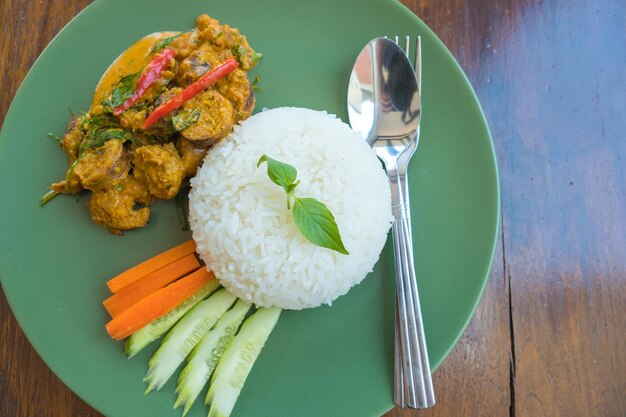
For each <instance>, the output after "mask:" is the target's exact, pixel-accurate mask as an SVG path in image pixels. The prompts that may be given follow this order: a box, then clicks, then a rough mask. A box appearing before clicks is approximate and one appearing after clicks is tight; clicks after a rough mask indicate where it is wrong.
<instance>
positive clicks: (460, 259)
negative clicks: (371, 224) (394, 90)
mask: <svg viewBox="0 0 626 417" xmlns="http://www.w3.org/2000/svg"><path fill="white" fill-rule="evenodd" d="M200 13H208V14H210V15H212V16H214V17H216V18H218V19H220V20H221V21H223V22H226V23H229V24H230V25H232V26H235V27H238V28H240V29H241V31H242V32H243V33H244V34H246V35H247V37H248V39H249V40H250V43H251V44H252V45H253V47H254V48H255V49H257V50H258V51H261V52H263V53H264V55H265V57H264V59H263V61H262V63H261V65H260V66H259V67H258V69H257V70H256V71H257V72H258V73H259V74H261V77H262V78H261V84H260V85H261V86H262V88H263V91H262V92H261V93H260V94H259V95H258V102H257V109H262V108H264V107H267V108H272V107H277V106H300V107H309V108H313V109H324V110H327V111H329V112H331V113H336V114H338V115H339V116H340V117H342V118H343V119H344V120H347V111H346V100H345V94H346V89H347V85H348V78H349V74H350V70H351V68H352V63H353V61H354V59H355V58H356V55H357V54H358V52H359V51H360V50H361V48H362V47H363V45H364V44H365V43H366V42H367V41H368V40H369V39H370V38H373V37H376V36H381V35H393V34H398V33H399V34H411V35H421V36H422V39H423V50H424V52H423V62H424V70H423V85H424V95H423V99H422V100H423V111H424V113H423V124H422V134H421V142H420V145H419V149H418V152H417V154H416V157H414V159H413V161H412V163H411V167H410V183H411V204H412V218H413V234H414V236H415V259H416V262H417V265H416V269H417V276H418V281H419V290H420V296H421V299H422V307H423V315H424V320H425V326H426V336H427V339H428V348H429V355H430V360H431V364H432V365H433V367H437V366H438V365H439V364H440V363H441V362H442V360H443V359H444V358H445V357H446V355H447V354H448V352H449V351H450V350H451V349H452V347H453V346H454V344H455V342H456V341H457V340H458V338H459V336H460V335H461V333H462V332H463V330H464V328H465V326H466V325H467V323H468V321H469V320H470V318H471V316H472V313H473V311H474V309H475V307H476V305H477V303H478V300H479V298H480V295H481V293H482V290H483V288H484V286H485V282H486V280H487V277H488V274H489V269H490V265H491V260H492V256H493V252H494V246H495V240H496V234H497V229H498V212H499V210H498V208H499V194H498V179H497V169H496V163H495V158H494V151H493V146H492V142H491V139H490V136H489V132H488V128H487V125H486V123H485V119H484V117H483V114H482V112H481V109H480V105H479V103H478V101H477V100H476V97H475V95H474V93H473V91H472V88H471V86H470V85H469V83H468V81H467V79H466V78H465V76H464V74H463V72H462V71H461V69H460V68H459V66H458V64H457V63H456V62H455V60H454V58H453V57H452V56H451V55H450V53H449V52H448V51H447V49H446V48H445V47H444V45H443V44H442V43H441V42H440V41H439V40H438V39H437V37H436V36H435V35H434V34H433V33H432V32H431V31H430V30H429V29H428V28H427V27H426V25H425V24H424V23H422V22H421V21H420V20H419V19H418V18H417V17H415V16H414V15H413V14H412V13H411V12H410V11H409V10H407V9H406V8H404V6H402V5H401V4H400V3H398V2H396V1H393V0H380V1H374V0H363V1H359V2H355V1H336V0H318V1H288V0H266V1H257V0H243V1H242V0H239V1H237V2H231V1H228V0H214V1H210V2H209V1H197V0H194V1H185V2H172V1H170V0H156V1H155V0H141V1H132V2H127V1H123V0H99V1H96V2H95V3H94V4H92V5H91V6H89V7H87V8H86V9H85V10H84V11H83V12H82V13H80V15H79V16H78V17H76V18H75V19H74V20H73V21H72V22H70V23H69V24H68V25H67V27H66V28H65V29H64V30H63V31H62V32H61V33H59V35H58V36H57V37H56V38H55V39H54V41H53V42H52V43H51V44H50V45H49V46H48V48H47V49H46V50H45V51H44V52H43V53H42V55H41V57H40V58H39V59H38V61H37V62H36V64H35V65H34V66H33V68H32V69H31V71H30V72H29V74H28V76H27V77H26V79H25V80H24V83H23V85H22V87H21V88H20V90H19V92H18V93H17V95H16V96H15V100H14V101H13V104H12V106H11V108H10V110H9V113H8V114H7V117H6V121H5V123H4V126H3V129H2V133H1V136H0V187H1V189H2V194H3V198H2V202H1V203H0V230H1V231H2V232H1V235H0V277H1V279H2V285H3V287H4V291H5V293H6V296H7V298H8V300H9V303H10V305H11V308H12V309H13V312H14V313H15V316H16V317H17V320H18V321H19V323H20V325H21V326H22V328H23V330H24V332H25V333H26V335H27V336H28V338H29V340H30V341H31V343H32V344H33V346H34V347H35V349H36V350H37V352H38V353H39V354H40V355H41V357H42V358H43V359H44V360H45V361H46V363H47V364H48V365H49V366H50V368H51V369H52V370H53V371H54V372H55V373H56V374H57V375H58V376H59V377H60V378H61V379H62V380H63V381H64V382H65V383H66V384H67V385H68V386H69V387H70V388H71V389H72V390H74V391H75V392H76V393H77V394H78V395H79V396H80V397H82V398H83V399H84V400H85V401H87V402H88V403H89V404H91V405H92V406H93V407H95V408H96V409H97V410H99V411H101V412H102V413H103V414H105V415H107V416H110V417H122V416H133V417H141V416H146V417H147V416H149V417H153V416H157V415H158V416H162V417H166V416H177V415H180V414H179V413H180V411H173V410H172V404H173V402H174V398H175V397H174V382H173V381H170V382H169V383H168V384H167V385H166V386H165V387H164V388H163V389H162V390H161V391H160V392H158V393H151V394H150V395H148V396H144V394H143V391H144V388H145V386H144V383H143V382H142V377H143V376H144V374H145V372H146V367H147V361H148V358H149V357H150V354H151V353H152V352H153V351H154V350H155V347H156V346H151V347H150V349H147V350H146V351H145V352H143V353H142V354H140V355H138V356H137V357H135V358H133V359H132V360H127V359H126V358H125V356H124V354H123V351H122V343H120V342H114V341H113V340H111V339H110V338H109V337H108V335H107V333H106V332H105V330H104V325H105V323H106V322H107V320H108V316H107V313H106V312H105V310H104V309H103V307H102V304H101V303H102V300H104V299H105V298H106V297H107V296H108V291H107V288H106V286H105V281H106V280H107V278H109V277H111V276H113V275H115V274H117V273H119V272H120V271H122V270H124V269H126V268H128V267H130V266H132V265H134V264H136V263H138V262H139V261H141V260H144V259H146V258H147V257H149V256H151V255H153V254H155V253H157V252H159V251H162V250H165V249H167V248H170V247H172V246H174V245H175V244H177V243H180V242H182V241H184V240H186V239H189V238H190V234H189V233H185V232H182V231H181V230H180V227H179V223H178V218H177V215H176V210H175V207H174V204H173V203H171V202H170V203H163V202H159V203H157V204H156V205H155V207H154V210H153V213H154V214H153V218H152V220H151V222H150V225H149V226H148V227H146V228H144V229H142V230H139V231H134V232H131V233H127V234H126V236H124V237H118V236H114V235H112V234H109V233H108V232H107V231H106V230H105V229H102V228H100V227H98V226H96V225H94V224H93V223H92V222H91V220H90V219H89V214H88V212H87V208H86V200H87V199H86V198H82V199H80V200H78V201H77V200H75V199H73V198H71V197H67V196H62V197H58V198H56V199H55V200H54V201H52V202H51V203H50V204H48V205H47V206H46V207H44V208H40V207H39V206H38V201H39V197H40V196H41V195H42V194H43V193H44V192H45V191H46V187H47V186H48V184H49V183H50V182H51V181H53V180H57V179H59V178H61V176H62V175H63V172H64V171H65V169H66V168H67V165H66V160H65V156H64V154H63V153H62V151H61V150H60V149H59V147H58V145H57V144H56V143H55V142H54V141H53V140H50V139H49V138H47V137H46V133H48V132H55V133H57V134H61V133H62V132H64V130H65V127H66V125H67V122H68V120H69V114H68V111H67V108H68V107H69V108H71V109H73V110H74V111H76V112H80V111H83V110H86V109H87V108H88V107H89V103H90V100H91V94H92V91H93V88H94V86H95V85H96V82H97V81H98V79H99V77H100V75H101V74H102V73H103V72H104V70H105V69H106V68H107V67H108V65H109V64H110V63H111V62H112V61H113V59H114V58H115V57H116V56H117V55H118V54H119V53H120V52H121V51H122V50H124V49H125V48H126V47H127V46H129V45H130V44H131V43H133V42H134V41H135V40H136V39H138V38H140V37H142V36H144V35H145V34H148V33H150V32H154V31H161V30H186V29H190V28H191V27H193V24H194V19H195V17H196V16H197V15H198V14H200ZM393 294H394V272H393V253H392V250H391V245H390V244H389V242H388V244H387V246H386V248H385V250H384V252H383V255H382V257H381V259H380V261H379V263H378V265H377V266H376V268H375V270H374V272H373V273H372V274H370V275H369V276H368V277H367V278H366V279H365V280H364V282H363V283H362V284H360V285H358V286H357V287H355V288H353V289H352V290H351V291H350V292H349V294H348V295H346V296H344V297H341V298H340V299H338V300H337V301H336V302H335V303H333V305H332V307H321V308H317V309H313V310H308V311H300V312H285V313H284V314H283V315H282V317H281V319H280V321H279V323H278V325H277V327H276V329H275V331H274V333H273V334H272V335H271V337H270V339H269V340H268V343H267V345H266V347H265V349H264V350H263V352H262V354H261V356H260V358H259V360H258V362H257V363H256V364H255V366H254V368H253V370H252V373H251V374H250V377H249V379H248V381H247V383H246V385H245V387H244V389H243V392H242V394H241V396H240V397H239V401H238V403H237V405H236V408H235V410H234V413H233V414H234V416H270V415H271V416H273V417H280V416H289V417H293V416H299V417H306V416H311V417H319V416H350V417H352V416H359V417H361V416H379V415H381V414H382V413H384V412H385V411H386V410H388V409H390V408H391V407H392V406H393V398H392V397H393V395H392V392H393V391H392V387H393V363H392V358H393V340H394V337H393V328H394V325H393V323H394V318H393V311H394V295H393ZM206 412H207V409H206V407H204V406H203V405H202V404H201V401H198V402H197V404H195V405H194V407H193V408H192V409H191V412H190V413H189V414H188V415H190V416H192V417H193V416H196V417H197V416H205V415H206Z"/></svg>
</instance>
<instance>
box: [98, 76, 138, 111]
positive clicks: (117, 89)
mask: <svg viewBox="0 0 626 417" xmlns="http://www.w3.org/2000/svg"><path fill="white" fill-rule="evenodd" d="M140 75H141V71H137V72H135V73H134V74H129V75H125V76H123V77H122V78H120V79H119V81H118V82H116V83H115V84H113V90H111V98H110V99H109V100H103V101H101V102H100V104H101V105H102V107H103V108H104V111H106V112H107V113H113V109H115V108H116V107H119V106H121V105H122V103H124V102H125V101H126V100H128V99H129V98H130V97H131V96H132V95H133V93H134V92H135V88H136V87H137V80H138V79H139V76H140Z"/></svg>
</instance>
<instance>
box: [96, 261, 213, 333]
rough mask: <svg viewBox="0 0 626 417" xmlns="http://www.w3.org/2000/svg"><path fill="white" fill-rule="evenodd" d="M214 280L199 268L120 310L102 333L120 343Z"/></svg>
mask: <svg viewBox="0 0 626 417" xmlns="http://www.w3.org/2000/svg"><path fill="white" fill-rule="evenodd" d="M214 278H215V275H214V274H213V272H211V271H209V270H207V269H206V268H200V269H198V270H197V271H195V272H192V273H191V274H189V275H187V276H186V277H184V278H181V279H179V280H178V281H176V282H173V283H172V284H170V285H168V286H166V287H163V288H161V289H160V290H157V291H155V292H153V293H152V294H150V295H148V296H147V297H145V298H143V299H142V300H141V301H139V302H138V303H135V304H133V305H132V306H130V307H129V308H127V309H126V310H124V311H122V312H121V313H120V314H119V315H117V316H115V317H114V318H113V319H112V320H111V321H109V322H108V323H107V325H106V330H107V332H108V333H109V335H110V336H111V337H112V338H113V339H115V340H122V339H124V338H126V337H128V336H130V335H131V334H133V333H135V332H136V331H138V330H140V329H141V328H143V327H145V326H146V325H148V324H149V323H150V322H151V321H153V320H156V319H158V318H159V317H162V316H164V315H165V314H167V313H169V312H170V311H171V310H173V309H174V308H176V307H177V306H178V305H179V304H180V303H182V302H183V301H185V300H186V299H187V298H188V297H190V296H191V295H192V294H193V293H195V292H196V291H198V290H199V289H200V288H202V287H203V286H204V285H205V284H206V283H207V282H209V281H210V280H212V279H214Z"/></svg>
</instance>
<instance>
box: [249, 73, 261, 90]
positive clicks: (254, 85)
mask: <svg viewBox="0 0 626 417" xmlns="http://www.w3.org/2000/svg"><path fill="white" fill-rule="evenodd" d="M260 81H261V76H260V75H259V74H257V75H256V77H254V80H253V81H252V89H253V90H254V91H263V89H262V88H261V87H259V85H258V84H259V82H260Z"/></svg>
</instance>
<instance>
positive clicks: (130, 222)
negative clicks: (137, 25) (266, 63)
mask: <svg viewBox="0 0 626 417" xmlns="http://www.w3.org/2000/svg"><path fill="white" fill-rule="evenodd" d="M260 57H261V55H260V54H258V53H256V52H255V51H254V50H253V49H252V48H251V47H250V45H249V44H248V42H247V40H246V38H245V36H243V35H242V34H241V33H240V32H239V30H237V29H235V28H231V27H230V26H228V25H222V24H220V23H219V22H218V21H217V20H216V19H213V18H211V17H209V16H208V15H200V16H198V18H197V19H196V25H195V28H194V29H193V30H191V31H188V32H157V33H153V34H150V35H148V36H146V37H144V38H142V39H140V40H138V41H137V42H136V43H134V44H133V45H131V46H130V47H129V48H128V49H127V50H126V51H124V52H123V53H122V54H121V55H120V56H119V57H118V58H117V59H116V60H115V61H114V62H113V63H112V64H111V66H110V67H109V68H108V69H107V71H106V72H105V73H104V75H103V76H102V78H101V79H100V81H99V82H98V85H97V86H96V89H95V91H94V96H93V100H92V103H91V106H90V109H89V112H88V113H86V114H83V115H80V116H76V117H74V118H73V119H72V120H71V121H70V124H69V126H68V129H67V132H66V133H65V135H64V136H63V138H62V139H61V140H60V143H61V148H62V149H63V150H64V151H65V153H66V155H67V158H68V162H69V165H70V167H69V169H68V171H67V172H66V175H65V178H64V179H63V180H62V181H60V182H57V183H53V184H52V185H51V187H50V188H51V192H50V193H48V194H47V195H46V196H44V199H43V200H42V202H43V203H44V204H45V202H47V201H48V200H49V198H51V197H53V196H55V195H56V194H60V193H65V194H76V193H79V192H82V191H84V190H87V191H90V192H91V193H90V200H89V203H88V208H89V213H90V214H91V217H92V219H93V220H94V222H96V223H97V224H99V225H102V226H104V227H106V228H108V230H109V231H111V232H112V233H117V234H122V233H123V231H124V230H130V229H136V228H139V227H143V226H145V225H146V224H147V223H148V221H149V219H150V208H151V205H152V204H153V203H154V202H155V201H156V200H158V199H161V200H168V199H171V198H174V197H175V196H176V195H177V194H178V192H179V190H180V188H181V185H182V184H184V182H185V181H186V179H188V178H189V177H192V176H193V175H195V173H196V171H197V169H198V167H199V166H200V164H201V163H202V160H203V158H204V156H205V155H206V153H207V152H208V150H209V148H210V147H211V146H213V145H214V144H215V143H217V142H219V141H220V140H222V139H223V138H224V137H226V136H227V135H228V134H229V133H230V132H231V130H232V127H233V125H234V124H236V123H238V122H239V121H241V120H244V119H246V118H248V117H249V116H250V115H251V114H252V111H253V109H254V103H255V96H254V89H253V87H252V84H251V83H250V80H249V79H248V76H247V72H248V70H250V69H251V68H252V67H254V66H255V65H256V64H257V62H258V61H259V59H260ZM235 60H236V62H234V61H235ZM228 61H231V62H230V64H233V65H230V66H229V68H228V71H229V72H227V73H225V75H214V74H215V73H220V68H223V67H224V66H225V64H224V63H225V62H227V63H228ZM235 66H236V68H235ZM233 68H234V69H233ZM220 74H222V73H220ZM211 77H213V78H211ZM208 79H212V81H207V80H208ZM207 83H208V84H207ZM181 97H182V98H181ZM174 104H175V105H174ZM165 109H167V110H165ZM157 114H158V117H157V118H155V116H156V115H157ZM149 116H151V117H150V119H148V117H149Z"/></svg>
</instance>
